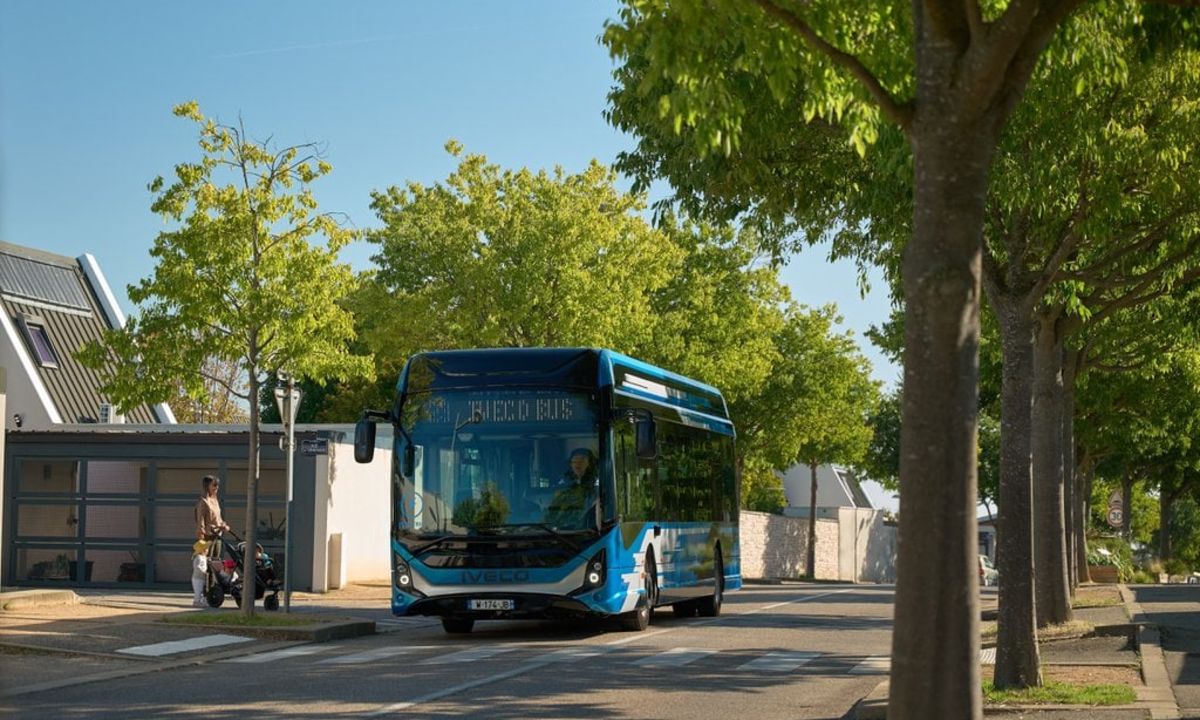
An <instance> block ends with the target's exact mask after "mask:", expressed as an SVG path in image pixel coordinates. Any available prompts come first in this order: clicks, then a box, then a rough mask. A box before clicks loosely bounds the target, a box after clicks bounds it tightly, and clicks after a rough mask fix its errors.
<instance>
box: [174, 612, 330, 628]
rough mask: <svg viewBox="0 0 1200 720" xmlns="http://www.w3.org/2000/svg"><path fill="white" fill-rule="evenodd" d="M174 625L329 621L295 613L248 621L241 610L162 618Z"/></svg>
mask: <svg viewBox="0 0 1200 720" xmlns="http://www.w3.org/2000/svg"><path fill="white" fill-rule="evenodd" d="M162 621H163V622H165V623H170V624H172V625H228V626H230V627H292V626H296V625H312V624H314V623H321V622H327V620H326V619H324V618H313V617H296V616H295V615H275V614H270V615H268V614H264V613H255V614H254V617H252V618H250V619H249V620H248V621H247V620H246V618H245V617H242V614H241V613H240V612H236V613H208V612H201V613H180V614H178V615H168V616H167V617H164V618H163V619H162Z"/></svg>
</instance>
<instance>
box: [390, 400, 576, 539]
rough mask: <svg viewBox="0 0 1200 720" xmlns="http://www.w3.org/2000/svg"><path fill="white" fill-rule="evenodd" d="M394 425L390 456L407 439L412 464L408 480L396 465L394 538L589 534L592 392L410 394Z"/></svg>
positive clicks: (403, 449)
mask: <svg viewBox="0 0 1200 720" xmlns="http://www.w3.org/2000/svg"><path fill="white" fill-rule="evenodd" d="M400 421H401V427H402V429H403V430H404V433H402V434H401V437H399V438H398V442H399V447H398V450H400V451H401V452H405V451H406V448H405V446H406V445H407V444H408V443H409V442H410V441H411V444H412V450H411V455H410V457H411V460H412V462H411V473H409V474H408V475H407V476H406V475H405V474H404V471H403V470H402V469H401V468H402V466H403V465H404V463H398V464H397V473H396V476H395V481H396V493H395V499H396V503H397V506H396V512H395V514H394V517H395V524H396V527H395V530H396V534H397V535H399V536H405V537H408V538H410V539H437V538H450V537H458V536H468V535H469V536H486V535H506V534H513V535H517V534H519V535H530V534H548V535H555V536H559V537H562V536H563V533H570V532H576V531H581V530H590V529H595V528H596V501H597V500H596V496H597V485H598V483H597V473H598V470H599V469H598V463H597V457H598V452H599V437H600V435H599V424H598V412H597V407H596V398H595V397H594V396H593V395H589V394H588V393H585V392H577V391H568V390H562V389H538V388H520V389H486V390H475V389H472V390H462V391H441V392H420V393H412V394H409V395H406V396H405V397H404V400H403V405H402V407H401V414H400ZM405 436H406V437H405ZM401 457H403V455H401Z"/></svg>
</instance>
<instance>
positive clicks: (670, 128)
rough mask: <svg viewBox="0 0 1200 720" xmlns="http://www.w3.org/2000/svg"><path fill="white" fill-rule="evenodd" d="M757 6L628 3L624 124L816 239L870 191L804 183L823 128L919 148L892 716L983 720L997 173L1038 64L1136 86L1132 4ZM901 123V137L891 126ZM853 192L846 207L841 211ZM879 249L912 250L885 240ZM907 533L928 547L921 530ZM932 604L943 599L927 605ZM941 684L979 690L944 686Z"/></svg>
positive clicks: (887, 159)
mask: <svg viewBox="0 0 1200 720" xmlns="http://www.w3.org/2000/svg"><path fill="white" fill-rule="evenodd" d="M750 5H751V4H743V3H734V2H715V3H714V2H705V3H701V2H692V3H678V2H672V3H669V4H668V3H666V2H665V1H660V2H649V1H642V2H636V3H634V2H631V3H630V4H629V5H628V6H627V7H626V8H625V9H624V10H623V11H622V14H621V18H620V21H619V22H617V23H614V24H612V25H610V26H609V28H608V29H607V31H606V33H605V42H606V43H607V44H608V46H609V48H610V51H611V52H612V54H613V55H614V56H615V57H616V58H617V59H618V60H620V61H621V63H622V64H621V66H620V67H619V68H618V69H617V71H616V75H617V80H618V88H617V89H616V90H614V92H613V94H612V96H610V98H611V100H612V102H613V106H614V109H613V111H612V117H613V118H614V121H615V122H616V123H617V124H618V125H619V126H620V127H622V128H623V129H627V130H631V131H633V132H635V133H637V134H638V135H639V136H640V137H642V138H647V137H649V138H652V140H651V142H650V151H651V156H650V157H649V158H648V160H647V164H646V166H645V167H647V168H649V169H651V170H652V172H655V173H656V172H658V171H659V170H660V169H662V170H665V171H666V173H669V176H670V177H671V178H672V180H674V179H675V177H677V176H678V174H680V173H679V171H680V169H681V168H687V167H691V166H693V165H694V164H695V163H694V162H690V161H691V160H692V159H694V158H696V157H699V158H707V157H711V156H717V155H721V154H723V155H725V156H726V157H727V158H731V157H735V156H736V160H732V161H730V162H729V163H728V164H726V165H724V166H721V167H720V168H719V169H723V170H725V172H723V173H720V174H717V175H715V176H714V175H701V176H697V178H696V179H695V180H693V181H692V185H691V186H692V187H696V186H698V185H699V186H700V187H699V191H700V192H703V193H705V194H711V195H715V196H717V197H719V198H720V200H719V201H716V202H714V203H711V204H707V203H706V205H707V206H709V207H713V208H715V209H717V210H725V211H727V212H728V211H730V210H736V209H746V210H748V211H749V212H750V213H751V216H752V217H753V218H766V219H767V220H769V221H771V220H780V219H782V220H783V221H784V222H783V224H785V225H786V224H787V221H789V220H790V221H791V224H792V226H793V227H796V226H798V227H802V228H812V227H817V228H821V227H823V228H826V229H827V228H828V227H829V225H828V223H825V224H822V222H821V220H822V218H821V217H817V218H815V219H814V218H813V213H811V212H809V211H807V210H806V209H805V208H806V203H805V202H804V201H805V200H806V199H811V197H812V196H813V195H814V194H815V193H819V192H820V190H821V189H824V188H827V187H830V186H832V188H833V190H834V192H835V196H834V197H833V198H830V202H828V203H825V204H822V205H821V207H823V208H827V209H826V210H823V211H818V212H817V215H818V216H820V215H821V214H822V213H824V215H825V219H826V220H828V218H829V217H830V216H837V215H839V214H844V215H850V216H851V217H855V216H856V212H855V209H853V208H851V209H847V205H848V204H849V203H847V197H850V199H851V200H853V199H856V198H854V193H856V192H857V194H858V196H859V197H862V196H864V195H868V196H869V195H870V193H871V190H870V189H868V190H863V191H856V190H855V189H854V188H855V183H854V180H855V179H857V175H856V174H855V173H838V169H839V168H837V167H834V169H833V170H831V171H830V172H831V173H832V174H833V177H834V178H835V180H834V181H832V182H830V181H829V180H830V178H829V176H828V175H826V174H824V172H823V171H822V170H812V171H810V175H809V176H810V177H812V176H815V180H816V181H817V182H814V183H812V184H811V185H812V186H814V187H816V188H817V190H816V191H814V190H811V189H810V188H809V187H805V186H802V185H801V184H799V183H797V182H795V178H796V177H798V176H800V175H797V174H792V171H795V168H796V166H797V164H802V163H807V162H813V164H814V165H820V162H819V158H814V154H815V153H811V152H810V150H811V149H812V148H814V147H818V148H825V147H827V145H822V144H821V142H820V139H821V132H822V131H823V130H824V128H825V127H826V125H836V126H839V127H844V128H845V130H846V133H845V135H842V136H841V137H845V138H846V139H847V140H848V141H849V142H850V143H851V144H852V145H854V146H855V148H856V150H857V151H858V152H860V153H863V152H865V151H866V149H867V147H868V146H869V145H870V144H872V143H874V142H876V141H878V142H879V143H880V144H881V145H885V147H886V145H887V143H891V144H892V146H896V145H901V146H902V145H904V144H907V145H908V146H909V147H910V148H911V151H912V155H911V162H912V164H911V175H909V173H908V172H907V166H906V165H905V163H904V162H903V157H904V156H903V155H899V156H897V155H895V154H891V153H884V154H882V159H883V163H884V164H885V166H886V168H887V169H889V170H891V171H892V172H894V173H896V174H898V175H902V176H909V177H912V179H913V183H912V187H913V195H912V205H911V207H912V216H911V217H912V224H911V237H910V238H909V239H908V241H907V247H906V249H905V252H904V255H903V268H902V269H903V272H902V276H903V287H904V301H905V304H904V306H905V312H906V322H905V328H906V333H907V336H906V342H905V380H904V385H905V388H906V389H907V392H906V394H905V405H904V408H903V419H904V423H903V428H904V432H903V437H902V444H903V452H902V454H901V456H902V462H903V467H902V471H901V474H902V476H907V477H909V478H912V479H913V481H912V482H902V483H901V487H902V490H901V492H902V504H903V506H904V508H905V511H904V514H903V518H902V521H901V533H900V537H901V540H900V547H899V581H898V587H897V603H896V608H897V609H896V633H895V635H894V644H893V665H892V667H893V672H892V695H891V703H890V705H889V713H890V715H891V716H892V717H978V716H979V715H980V712H981V700H980V695H979V691H978V674H977V671H975V670H970V671H968V672H967V673H966V674H962V673H961V670H962V668H964V667H966V668H974V667H975V666H976V665H977V663H976V662H975V655H976V653H977V649H978V617H977V615H978V613H977V610H978V605H977V593H975V592H974V591H973V590H970V589H969V588H971V587H972V585H971V580H972V578H973V569H972V565H973V563H974V553H973V551H972V552H968V550H969V547H968V546H969V545H970V543H969V542H967V540H969V539H971V538H974V537H975V532H974V520H975V518H974V511H973V503H974V498H975V489H976V488H975V485H976V476H975V466H976V462H975V457H974V455H975V432H976V428H975V422H974V417H975V411H976V392H977V385H976V381H977V348H978V336H979V320H978V318H979V282H980V276H979V257H980V255H979V253H980V243H981V235H982V231H983V227H984V207H985V198H986V195H987V187H988V175H989V171H990V170H991V167H992V161H993V159H994V152H995V149H996V147H997V144H998V142H999V139H1000V136H1001V133H1002V132H1003V130H1004V129H1005V127H1006V124H1007V122H1008V120H1009V117H1010V116H1011V114H1012V112H1013V110H1014V109H1015V108H1016V107H1017V106H1018V104H1019V102H1020V99H1021V97H1022V94H1023V92H1024V90H1025V88H1026V85H1027V84H1028V83H1029V81H1030V79H1031V77H1032V74H1033V71H1034V68H1035V66H1038V64H1039V60H1041V61H1042V62H1041V65H1042V66H1043V67H1066V68H1069V71H1070V72H1073V73H1074V75H1075V78H1076V81H1077V83H1078V84H1079V85H1080V86H1083V87H1087V86H1089V85H1091V84H1096V83H1098V82H1101V81H1108V80H1115V81H1117V82H1120V81H1121V80H1123V79H1124V78H1125V74H1124V66H1123V65H1122V63H1121V60H1120V59H1118V58H1116V56H1115V55H1114V54H1113V53H1111V52H1110V51H1111V46H1112V45H1113V43H1114V41H1115V38H1117V37H1119V36H1120V35H1121V33H1122V32H1124V31H1125V29H1126V28H1127V27H1129V26H1130V25H1131V24H1133V23H1135V22H1136V21H1137V19H1138V13H1137V12H1136V11H1134V10H1132V8H1131V6H1129V5H1126V4H1117V3H1113V4H1101V5H1093V6H1091V7H1090V8H1089V10H1088V11H1087V12H1085V13H1078V12H1077V10H1078V9H1079V7H1080V6H1081V5H1082V3H1081V2H1078V1H1076V0H1046V1H1044V2H1041V1H1038V0H1014V1H1013V2H1010V3H1008V4H1007V5H1006V6H999V5H992V4H986V5H981V4H979V3H976V2H967V3H951V2H926V3H917V4H914V5H913V6H912V10H911V14H909V12H907V11H906V10H905V9H904V6H901V5H894V6H893V5H886V6H880V5H878V4H877V3H866V2H862V3H860V2H851V3H845V2H838V3H833V2H814V3H806V4H799V3H791V2H784V1H783V0H757V2H756V3H754V4H753V5H755V6H757V8H755V7H750ZM760 11H761V12H760ZM1064 24H1066V30H1065V32H1064V33H1063V34H1062V37H1061V38H1060V39H1059V41H1058V44H1056V45H1051V40H1052V38H1054V36H1055V33H1056V31H1057V30H1058V29H1059V28H1060V26H1063V25H1064ZM1048 47H1049V50H1048V49H1047V48H1048ZM817 117H819V118H821V120H822V121H823V123H824V124H823V125H819V126H818V127H817V128H816V129H813V128H812V127H811V123H808V124H806V123H805V121H811V120H813V119H814V118H817ZM885 123H891V124H892V125H893V126H894V127H895V128H896V132H889V131H887V130H884V129H882V128H883V126H884V124H885ZM744 130H748V132H746V133H744V132H743V131H744ZM810 130H812V131H811V132H810ZM672 134H673V135H674V136H675V137H676V138H677V139H678V140H677V141H676V142H675V143H674V144H672V142H671V141H670V137H671V135H672ZM664 138H665V139H666V140H664ZM897 139H899V140H900V142H898V143H897V142H896V140H897ZM756 140H764V141H765V142H763V143H762V144H756V143H755V141H756ZM642 149H644V147H642V146H640V147H639V150H642ZM743 151H746V153H745V155H743V154H742V152H743ZM664 158H667V159H666V160H665V161H664ZM681 158H682V159H681ZM797 158H798V160H797ZM756 161H757V162H756ZM773 161H777V162H773ZM814 161H815V162H814ZM780 164H782V165H783V167H782V168H781V167H780ZM839 176H840V177H843V178H844V179H845V180H844V182H839V181H837V180H836V178H837V177H839ZM821 181H825V182H821ZM847 187H849V189H850V192H851V195H850V196H847V195H845V194H841V195H838V194H836V193H837V191H838V190H842V191H844V190H846V189H847ZM758 188H762V190H763V191H762V192H759V191H758ZM877 200H878V198H870V197H868V198H867V199H866V202H867V204H868V205H870V204H871V203H872V202H875V201H877ZM892 212H894V210H893V211H892ZM789 213H794V214H793V215H790V216H789ZM838 219H839V220H841V219H843V218H841V217H839V218H838ZM845 228H846V230H845V233H844V234H845V235H848V236H850V239H851V241H855V240H861V238H862V236H863V234H864V233H866V234H870V233H874V232H876V231H875V229H874V228H864V227H863V225H862V224H861V223H856V222H853V221H851V222H846V223H845ZM876 239H878V238H876ZM882 239H883V240H885V241H891V240H895V239H896V236H894V235H893V236H888V235H887V234H886V231H885V232H884V233H883V238H882ZM892 257H899V256H898V255H893V256H892ZM905 523H908V524H909V527H912V528H920V530H919V531H909V532H905ZM932 557H941V558H944V560H945V561H944V562H930V561H929V560H930V558H932ZM930 588H938V589H939V590H938V591H937V592H935V593H933V594H932V595H933V596H932V597H931V593H930V590H929V589H930ZM963 588H968V590H967V592H966V597H965V601H964V596H963ZM930 677H938V678H944V677H961V678H962V680H963V682H960V683H938V684H937V685H936V686H935V687H931V685H930V684H929V681H928V678H930Z"/></svg>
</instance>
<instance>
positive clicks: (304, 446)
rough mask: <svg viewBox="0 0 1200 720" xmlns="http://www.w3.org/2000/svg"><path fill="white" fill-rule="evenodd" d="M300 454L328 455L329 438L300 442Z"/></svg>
mask: <svg viewBox="0 0 1200 720" xmlns="http://www.w3.org/2000/svg"><path fill="white" fill-rule="evenodd" d="M300 452H301V453H303V454H305V455H328V454H329V438H309V439H308V440H301V441H300Z"/></svg>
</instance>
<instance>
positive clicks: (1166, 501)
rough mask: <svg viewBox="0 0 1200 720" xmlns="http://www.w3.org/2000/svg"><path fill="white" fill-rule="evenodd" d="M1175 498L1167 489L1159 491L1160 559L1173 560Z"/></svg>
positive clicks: (1163, 560) (1164, 560)
mask: <svg viewBox="0 0 1200 720" xmlns="http://www.w3.org/2000/svg"><path fill="white" fill-rule="evenodd" d="M1174 504H1175V498H1174V497H1172V495H1171V493H1169V492H1167V491H1166V489H1165V488H1163V489H1160V490H1159V491H1158V559H1159V560H1161V561H1162V562H1166V561H1168V560H1170V559H1171V506H1172V505H1174Z"/></svg>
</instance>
